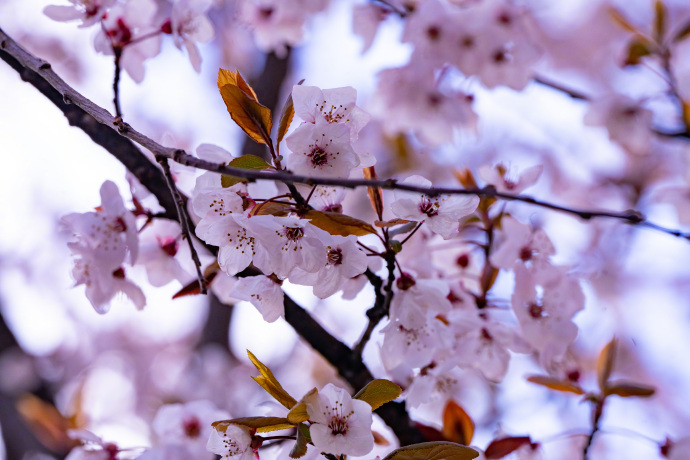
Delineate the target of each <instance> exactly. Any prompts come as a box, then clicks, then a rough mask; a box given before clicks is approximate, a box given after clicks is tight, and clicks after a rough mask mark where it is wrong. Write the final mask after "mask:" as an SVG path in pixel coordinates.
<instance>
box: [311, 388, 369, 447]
mask: <svg viewBox="0 0 690 460" xmlns="http://www.w3.org/2000/svg"><path fill="white" fill-rule="evenodd" d="M304 402H305V403H306V406H307V414H309V420H311V421H312V422H313V423H312V425H311V426H310V427H309V434H310V435H311V439H312V442H313V443H314V446H315V447H316V448H317V449H319V450H320V451H321V452H326V453H331V454H334V455H354V456H361V455H366V454H368V453H369V452H370V451H371V450H372V449H373V448H374V435H373V434H372V433H371V424H372V412H371V406H370V405H369V404H368V403H366V402H364V401H359V400H357V399H352V397H350V395H349V394H348V393H347V392H346V391H345V390H344V389H342V388H338V387H336V386H335V385H333V384H332V383H329V384H328V385H326V386H325V387H323V388H322V389H321V390H320V391H319V392H314V393H311V394H308V395H307V396H306V397H305V398H304Z"/></svg>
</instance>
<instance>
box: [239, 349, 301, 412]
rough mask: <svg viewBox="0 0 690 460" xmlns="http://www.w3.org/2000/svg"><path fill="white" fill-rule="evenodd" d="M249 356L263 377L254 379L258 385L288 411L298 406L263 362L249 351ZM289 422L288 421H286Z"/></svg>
mask: <svg viewBox="0 0 690 460" xmlns="http://www.w3.org/2000/svg"><path fill="white" fill-rule="evenodd" d="M247 355H248V356H249V360H250V361H251V362H252V363H253V364H254V366H255V367H256V369H257V370H258V371H259V373H260V374H261V375H259V376H258V377H252V378H253V379H254V381H255V382H256V383H258V384H259V385H260V386H261V388H263V389H264V390H266V392H267V393H268V394H270V395H271V396H273V397H274V398H275V399H276V401H278V402H279V403H280V404H282V405H283V406H285V407H286V408H287V409H291V408H292V407H294V406H295V404H297V401H296V400H295V398H293V397H292V396H290V395H289V394H288V392H287V391H285V389H284V388H283V387H282V385H281V384H280V383H279V382H278V380H276V378H275V377H274V376H273V372H271V370H270V369H269V368H268V367H266V366H265V365H264V364H263V363H262V362H261V361H259V360H258V359H257V357H256V356H254V355H253V354H252V352H251V351H249V350H247ZM286 420H287V419H286Z"/></svg>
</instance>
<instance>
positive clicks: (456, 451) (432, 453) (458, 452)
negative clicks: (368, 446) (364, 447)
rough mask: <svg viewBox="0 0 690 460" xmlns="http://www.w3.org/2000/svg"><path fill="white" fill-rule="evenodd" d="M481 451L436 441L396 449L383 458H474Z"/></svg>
mask: <svg viewBox="0 0 690 460" xmlns="http://www.w3.org/2000/svg"><path fill="white" fill-rule="evenodd" d="M477 457H479V452H477V451H476V450H474V449H470V448H469V447H465V446H461V445H459V444H455V443H453V442H446V441H435V442H423V443H421V444H412V445H410V446H405V447H401V448H399V449H395V450H394V451H393V452H391V453H390V454H388V455H386V457H385V458H384V459H383V460H472V459H473V458H477Z"/></svg>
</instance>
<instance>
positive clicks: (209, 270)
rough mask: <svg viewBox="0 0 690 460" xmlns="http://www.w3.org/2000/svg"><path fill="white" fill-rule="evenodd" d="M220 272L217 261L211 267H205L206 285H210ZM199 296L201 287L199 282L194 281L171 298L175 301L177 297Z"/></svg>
mask: <svg viewBox="0 0 690 460" xmlns="http://www.w3.org/2000/svg"><path fill="white" fill-rule="evenodd" d="M219 271H220V265H218V261H216V262H213V263H212V264H211V265H209V266H208V267H206V270H204V278H205V279H206V284H211V282H213V280H214V279H215V278H216V275H217V274H218V272H219ZM198 294H201V287H200V286H199V280H196V279H195V280H194V281H191V282H189V283H188V284H186V285H185V286H183V287H182V289H180V290H179V291H177V292H176V293H175V294H174V295H173V296H172V298H173V299H177V298H179V297H184V296H188V295H198Z"/></svg>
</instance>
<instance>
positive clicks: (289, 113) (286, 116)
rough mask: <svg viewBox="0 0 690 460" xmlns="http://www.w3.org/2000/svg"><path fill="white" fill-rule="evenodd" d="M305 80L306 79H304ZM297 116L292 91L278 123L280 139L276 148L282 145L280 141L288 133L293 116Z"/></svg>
mask: <svg viewBox="0 0 690 460" xmlns="http://www.w3.org/2000/svg"><path fill="white" fill-rule="evenodd" d="M302 81H304V80H302ZM294 116H295V106H294V104H293V102H292V93H290V95H289V96H288V98H287V100H286V101H285V105H283V111H282V113H281V114H280V122H279V123H278V140H277V141H276V144H277V145H276V149H278V148H279V146H280V141H282V140H283V138H284V137H285V134H287V132H288V129H289V128H290V123H292V118H293V117H294Z"/></svg>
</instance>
